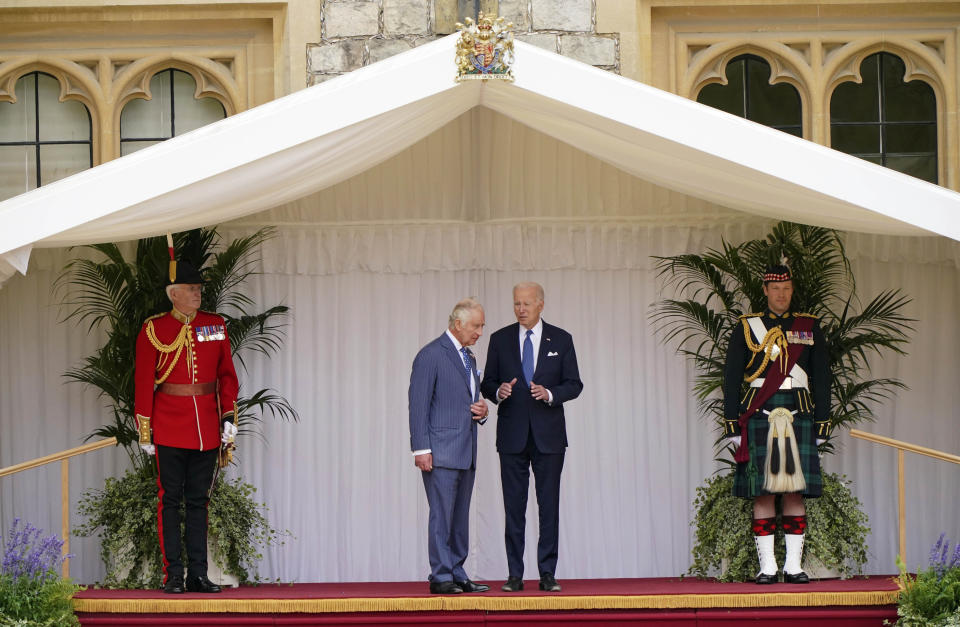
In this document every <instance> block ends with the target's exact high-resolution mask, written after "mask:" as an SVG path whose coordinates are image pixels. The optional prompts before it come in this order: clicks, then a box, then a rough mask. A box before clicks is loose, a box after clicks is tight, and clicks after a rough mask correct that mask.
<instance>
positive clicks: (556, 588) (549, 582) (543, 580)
mask: <svg viewBox="0 0 960 627" xmlns="http://www.w3.org/2000/svg"><path fill="white" fill-rule="evenodd" d="M540 589H541V590H546V591H547V592H560V584H558V583H557V580H556V579H554V578H553V573H543V574H542V575H540Z"/></svg>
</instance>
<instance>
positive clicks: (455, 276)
mask: <svg viewBox="0 0 960 627" xmlns="http://www.w3.org/2000/svg"><path fill="white" fill-rule="evenodd" d="M340 219H343V218H342V217H341V218H340ZM265 221H266V222H270V221H271V220H265ZM766 226H767V225H766V224H761V223H757V222H747V223H743V222H740V223H734V222H730V221H726V220H722V219H716V220H715V221H713V222H711V223H706V222H705V223H703V224H700V225H693V226H683V225H681V226H656V225H651V224H649V223H645V222H644V221H641V220H634V221H631V220H630V219H626V218H620V219H612V220H610V221H600V222H597V221H593V222H591V221H587V220H584V221H576V220H572V219H571V220H565V221H560V220H553V221H548V220H541V221H537V220H527V221H522V222H521V221H518V222H509V221H497V220H496V219H494V220H488V221H485V222H482V223H475V222H473V223H471V222H465V221H463V220H462V219H461V220H459V221H458V220H447V221H443V222H439V223H434V224H419V225H418V224H412V223H407V224H396V225H389V224H380V225H377V224H366V225H365V224H353V225H340V226H336V225H331V224H310V223H302V224H299V225H296V224H290V225H289V226H281V227H280V228H279V231H278V235H277V237H276V238H275V239H273V240H271V241H270V242H269V243H268V244H267V245H266V246H265V247H264V250H263V258H264V261H263V264H262V271H263V273H264V274H263V275H261V276H259V277H257V278H256V279H255V280H254V281H253V282H252V283H251V284H250V285H249V293H250V295H251V296H252V297H254V299H255V300H256V301H257V302H258V303H259V304H261V305H263V306H267V305H272V304H276V303H281V302H282V303H284V304H286V305H289V306H290V307H291V308H292V316H291V319H290V325H289V327H288V330H287V340H286V343H285V346H284V350H283V352H282V353H280V354H279V355H277V356H275V357H273V358H272V359H269V360H267V359H263V358H261V357H258V356H252V355H251V356H249V359H248V365H249V369H248V370H247V371H244V372H241V382H242V391H244V392H246V393H250V392H252V391H254V390H257V389H260V388H263V387H271V388H274V389H276V390H278V391H279V392H280V393H282V394H283V395H284V396H286V397H287V398H288V399H289V400H290V401H291V402H292V403H293V405H294V406H295V407H296V408H297V409H298V410H299V412H300V416H301V421H300V423H298V424H288V423H281V422H275V421H273V420H271V419H270V418H267V419H266V420H265V423H264V435H265V438H264V440H265V441H264V442H260V441H257V440H253V439H248V440H246V441H243V442H241V445H240V446H241V448H240V466H239V468H236V469H231V470H230V471H229V473H228V474H229V475H231V476H235V475H237V474H239V475H241V476H242V477H243V478H244V479H246V480H247V481H250V482H251V483H253V484H254V485H255V486H257V488H258V492H257V496H258V498H261V499H262V500H263V501H264V502H266V504H267V505H268V507H269V514H268V515H269V518H270V520H271V521H272V522H273V524H274V525H275V526H276V527H278V528H281V529H289V530H290V531H291V533H292V534H293V537H292V538H289V539H288V540H287V542H286V543H285V544H284V545H283V546H278V547H273V548H271V549H268V550H267V551H266V552H265V558H264V560H263V562H262V564H261V565H260V574H261V576H263V577H265V578H268V579H274V578H278V579H280V580H282V581H298V582H309V581H396V580H424V578H425V577H426V575H427V573H428V572H429V568H428V564H427V548H426V525H427V504H426V499H425V496H424V494H423V486H422V483H421V480H420V477H419V473H418V471H416V469H415V468H414V466H413V460H412V458H411V456H410V452H409V435H408V428H407V414H406V410H407V406H406V389H407V384H408V381H409V376H410V365H411V362H412V359H413V356H414V355H415V353H416V351H417V350H418V349H419V348H420V347H421V346H422V345H424V344H425V343H426V342H428V341H430V340H431V339H433V338H434V337H436V336H437V335H439V334H440V333H441V332H442V331H443V329H444V326H445V323H446V319H447V315H448V314H449V310H450V309H451V308H452V306H453V304H454V302H456V301H457V300H458V299H459V298H462V297H464V296H468V295H474V296H476V297H478V298H479V299H480V301H481V302H482V303H483V304H484V306H485V307H486V319H487V332H486V333H487V335H488V334H489V333H491V332H492V331H494V330H496V329H497V328H499V327H501V326H503V325H506V324H509V323H511V322H512V321H513V317H512V302H511V287H512V285H513V284H514V283H516V282H518V281H521V280H535V281H539V282H540V283H542V284H543V286H544V287H545V289H546V307H545V309H544V314H543V316H544V318H545V319H546V320H548V321H550V322H551V323H553V324H556V325H559V326H561V327H563V328H565V329H567V330H568V331H570V332H571V333H572V334H573V337H574V341H575V344H576V347H577V352H578V357H579V362H580V369H581V373H582V377H583V381H584V391H583V394H582V395H581V397H580V398H579V399H577V400H575V401H573V402H571V403H569V405H568V406H567V414H568V421H567V422H568V429H569V436H570V448H569V449H568V453H567V461H566V465H565V469H564V476H563V483H562V497H561V525H560V561H559V566H558V572H557V576H558V577H559V578H561V579H563V578H573V577H651V576H675V575H679V574H681V573H682V572H684V571H685V570H686V568H687V567H688V566H689V562H690V558H689V555H690V549H691V547H692V529H691V528H690V526H689V521H690V520H691V518H692V506H691V504H692V501H693V498H694V490H695V488H696V487H697V486H698V485H699V484H700V483H701V482H702V480H703V479H704V478H705V477H707V476H709V475H710V474H711V473H712V472H714V471H715V470H716V468H717V465H716V464H715V462H713V451H712V448H711V445H712V442H713V439H714V437H715V434H714V433H713V432H712V431H711V429H710V428H709V427H708V426H707V425H706V424H705V423H704V421H703V420H702V419H701V418H700V417H698V415H697V411H696V404H695V402H694V401H693V400H692V399H691V394H690V387H691V382H692V378H693V372H692V370H691V368H690V366H689V365H688V364H686V363H684V361H683V360H682V359H681V358H679V357H678V356H677V355H676V354H675V351H674V347H672V346H664V345H663V344H662V343H661V341H660V338H658V337H656V336H655V334H654V332H653V330H652V328H651V324H650V321H649V319H648V313H649V306H650V304H651V303H652V302H654V301H655V300H657V299H658V298H660V297H661V294H659V292H658V283H657V280H656V276H655V271H654V269H653V267H652V261H651V258H650V256H651V255H667V254H676V253H681V252H692V251H703V250H704V249H705V248H707V247H709V246H717V245H719V244H720V241H721V237H723V238H726V239H727V240H728V241H740V240H742V239H744V238H748V237H757V236H761V235H763V234H764V233H765V232H766V231H765V228H766ZM251 228H253V226H252V225H251V224H246V225H240V224H234V225H227V226H225V227H224V228H223V230H222V232H223V234H224V236H225V237H233V236H236V235H238V234H242V233H247V232H249V230H250V229H251ZM847 244H848V252H849V254H850V256H851V258H852V259H853V262H854V271H855V273H856V276H857V279H858V287H859V291H860V294H861V295H862V296H863V297H864V298H869V297H871V296H873V295H874V294H876V293H877V292H878V291H880V290H883V289H887V288H890V287H898V288H902V289H903V290H904V291H905V292H906V293H907V294H908V295H910V296H911V297H912V298H913V299H914V301H913V303H912V304H911V305H910V306H909V309H908V311H909V314H910V315H911V316H912V317H914V318H917V319H918V322H917V329H918V331H917V333H916V334H915V335H914V338H913V342H912V343H911V345H910V347H909V351H910V354H909V355H908V356H905V357H896V356H888V357H886V358H885V359H883V360H880V359H875V360H874V365H873V372H871V373H870V374H871V375H872V376H896V377H899V378H901V379H903V380H904V381H905V382H906V383H907V384H908V385H909V386H910V389H909V390H907V391H904V392H901V393H899V394H898V395H897V397H896V398H895V399H894V400H893V401H891V402H890V403H887V404H885V405H884V406H882V407H879V408H877V418H878V420H877V423H876V424H875V425H868V426H866V427H865V429H866V430H869V431H873V432H876V433H879V434H883V435H889V436H892V437H895V438H901V439H904V440H906V441H909V442H913V443H916V444H920V445H924V446H929V447H933V448H937V449H940V450H944V451H947V452H951V453H957V452H960V430H958V429H957V428H956V417H955V408H956V407H957V406H958V402H960V391H958V386H956V385H955V384H954V383H953V379H954V378H955V373H956V371H957V369H958V366H960V356H958V355H960V353H958V348H960V337H958V331H957V325H956V313H955V312H956V311H958V309H960V245H958V244H957V243H956V242H951V241H949V240H945V239H942V238H893V237H883V236H866V235H850V236H849V237H848V238H847ZM69 254H70V253H68V252H67V251H65V250H62V249H55V250H45V251H36V252H35V253H34V257H33V258H32V259H31V268H30V272H29V273H28V274H27V276H26V277H22V276H16V277H14V278H12V279H11V280H10V281H8V282H7V283H6V285H5V286H4V289H3V290H0V466H7V465H10V464H14V463H18V462H21V461H24V460H27V459H31V458H34V457H38V456H41V455H44V454H48V453H52V452H55V451H58V450H62V449H65V448H68V447H72V446H76V445H78V444H80V443H81V441H82V440H83V438H84V437H85V436H86V435H87V434H89V433H90V432H91V431H92V430H93V429H94V428H95V427H96V426H98V425H100V424H101V423H104V422H106V421H107V418H108V413H107V410H106V409H104V408H103V402H101V401H100V400H99V399H97V398H96V395H95V394H94V393H93V392H91V391H85V390H83V389H81V388H80V387H79V386H78V385H76V384H67V383H65V382H64V379H63V378H62V376H61V375H62V373H63V372H64V371H65V370H67V369H68V368H69V367H71V366H74V365H77V364H78V363H79V361H80V360H81V359H82V357H83V356H85V355H87V354H90V353H91V352H92V351H93V350H94V349H95V347H96V346H97V345H98V343H99V341H100V340H101V337H100V336H99V334H97V333H88V332H87V330H86V328H85V327H77V326H75V325H73V324H68V323H63V322H61V321H60V318H61V315H60V312H59V310H58V309H57V307H56V306H55V304H54V303H55V302H56V301H55V299H54V297H53V295H52V294H51V284H52V280H53V278H54V277H55V276H56V274H57V272H58V271H59V269H60V268H61V267H62V266H63V263H64V262H65V261H66V260H67V259H68V256H69ZM486 345H487V337H486V336H485V337H483V338H481V340H480V342H479V343H478V346H477V353H478V356H479V361H480V364H481V365H482V364H483V362H484V360H485V357H486ZM495 429H496V417H495V416H494V417H492V419H491V420H490V421H489V422H488V423H487V424H486V425H485V426H483V427H481V428H480V441H479V451H480V452H479V460H478V475H477V481H476V487H475V491H474V497H473V511H472V518H471V555H470V559H469V560H468V564H467V569H468V573H469V574H470V575H471V576H472V577H473V578H476V579H501V578H503V577H505V575H506V559H505V555H504V549H503V511H502V502H501V493H500V485H499V469H498V461H497V455H496V451H495V447H494V435H495V433H494V432H495ZM840 449H841V450H840V453H839V454H838V455H837V456H835V457H832V458H830V459H828V461H827V462H826V465H827V468H828V470H831V471H839V472H842V473H845V474H846V475H847V476H848V477H849V478H850V479H851V480H852V481H853V490H854V492H855V494H857V496H858V497H859V498H860V499H861V500H862V502H863V505H864V509H865V510H866V512H867V513H868V514H869V515H870V518H871V524H872V527H873V532H872V533H871V535H870V538H869V546H870V556H871V559H870V563H869V564H868V566H867V572H869V573H892V572H894V570H895V566H894V555H895V553H896V550H897V547H896V542H897V540H896V538H897V527H896V456H895V453H894V452H893V451H891V450H887V449H882V448H879V447H877V446H875V445H872V444H869V443H865V442H861V441H855V440H851V439H850V438H849V436H847V435H842V436H841V437H840ZM125 467H126V461H125V459H124V455H123V453H122V451H120V450H116V449H108V450H104V451H99V452H95V453H92V454H90V455H87V456H85V457H83V458H80V459H78V460H75V461H73V462H72V463H71V482H72V483H71V495H70V496H71V502H72V503H76V501H77V499H78V498H79V495H80V493H81V492H82V491H83V490H85V489H89V488H99V487H101V486H102V484H103V479H104V478H105V477H107V476H111V475H116V474H119V473H120V472H122V470H123V469H124V468H125ZM58 470H59V469H58V468H57V467H56V466H55V465H54V466H49V467H47V468H45V469H42V470H32V471H28V472H26V473H21V474H20V475H18V476H16V477H13V478H3V479H0V524H2V526H3V529H7V528H9V525H10V523H11V521H12V519H13V518H14V517H15V516H20V517H22V518H24V519H26V520H30V521H31V522H33V523H35V524H37V525H40V526H42V527H44V528H45V529H47V530H48V531H49V530H52V531H56V530H58V529H59V500H60V499H59V472H58ZM958 478H960V468H957V467H956V466H953V465H949V464H946V463H943V462H936V461H934V460H930V459H927V458H920V457H917V456H913V455H908V456H907V493H908V514H907V521H908V525H909V527H908V559H909V562H910V564H911V566H916V565H920V564H922V563H923V562H924V561H925V559H926V554H927V552H928V550H929V547H930V545H931V544H932V542H933V541H934V540H935V539H936V537H937V536H938V535H939V533H940V532H941V531H946V532H947V533H948V535H950V536H951V537H952V538H954V539H960V523H958V513H960V512H958V508H957V505H956V496H957V491H956V484H957V480H958ZM530 500H531V510H530V512H529V513H528V532H527V538H528V547H527V574H528V575H530V576H535V574H536V565H535V548H534V547H535V544H536V524H535V520H536V518H535V513H534V512H535V509H533V507H534V506H533V504H534V503H535V498H534V497H533V496H532V495H531V499H530ZM78 522H79V520H78V518H77V516H76V514H74V518H73V524H77V523H78ZM72 550H73V552H74V553H76V555H77V556H76V557H75V558H74V560H73V562H72V566H71V570H72V573H73V575H74V576H75V577H76V578H77V579H78V580H79V581H81V582H92V581H95V580H97V579H99V578H101V577H102V576H103V572H104V571H103V566H102V565H101V564H100V562H99V558H98V545H97V543H96V542H94V541H90V540H78V539H73V544H72Z"/></svg>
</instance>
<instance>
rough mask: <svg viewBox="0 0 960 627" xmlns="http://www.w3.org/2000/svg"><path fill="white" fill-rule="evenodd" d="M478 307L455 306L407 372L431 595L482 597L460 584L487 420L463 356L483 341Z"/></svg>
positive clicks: (473, 368) (468, 358)
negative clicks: (480, 432) (480, 434)
mask: <svg viewBox="0 0 960 627" xmlns="http://www.w3.org/2000/svg"><path fill="white" fill-rule="evenodd" d="M483 326H484V318H483V307H481V306H480V303H478V302H477V301H476V300H474V299H472V298H465V299H463V300H461V301H460V302H459V303H457V304H456V306H455V307H454V308H453V312H452V313H451V314H450V325H449V328H448V329H447V330H446V331H445V332H444V333H443V335H441V336H440V337H438V338H437V339H435V340H433V341H432V342H430V343H429V344H427V345H426V346H424V347H423V348H422V349H420V352H419V353H417V356H416V358H415V359H414V360H413V371H412V372H411V373H410V390H409V403H410V406H409V408H410V450H411V451H412V452H413V459H414V464H415V465H416V467H417V468H419V469H420V471H421V474H422V475H423V487H424V488H425V489H426V491H427V503H429V505H430V518H429V522H428V524H427V526H428V529H427V536H428V540H427V541H428V551H429V555H430V592H431V593H432V594H460V593H461V592H486V591H487V590H489V589H490V586H486V585H484V584H479V583H475V582H473V581H470V578H469V577H467V573H466V571H464V569H463V564H464V562H465V561H466V559H467V552H468V550H469V548H470V540H469V530H470V519H469V515H470V498H471V496H472V494H473V480H474V477H475V475H476V471H477V424H478V423H479V424H483V423H484V422H486V420H487V413H488V408H487V402H486V401H484V400H483V399H482V398H480V376H479V374H478V373H477V363H476V359H475V358H474V356H473V353H472V352H471V351H470V348H469V347H470V346H472V345H474V344H475V343H476V342H477V340H478V339H480V336H481V335H483Z"/></svg>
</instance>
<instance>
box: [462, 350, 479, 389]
mask: <svg viewBox="0 0 960 627" xmlns="http://www.w3.org/2000/svg"><path fill="white" fill-rule="evenodd" d="M460 352H461V353H463V367H464V368H466V370H467V382H468V383H467V385H468V386H470V394H471V396H472V397H473V400H474V402H476V400H477V393H476V391H475V390H474V387H473V353H471V352H470V349H469V348H467V347H466V346H464V347H463V348H461V349H460Z"/></svg>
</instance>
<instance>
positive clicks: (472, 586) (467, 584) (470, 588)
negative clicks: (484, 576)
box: [456, 579, 490, 592]
mask: <svg viewBox="0 0 960 627" xmlns="http://www.w3.org/2000/svg"><path fill="white" fill-rule="evenodd" d="M456 584H457V585H458V586H460V589H461V590H463V591H464V592H486V591H487V590H489V589H490V586H488V585H486V584H483V583H476V582H473V581H470V580H469V579H467V580H466V581H457V582H456Z"/></svg>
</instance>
